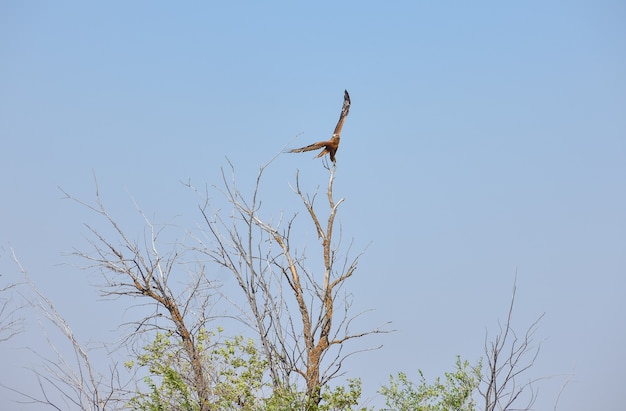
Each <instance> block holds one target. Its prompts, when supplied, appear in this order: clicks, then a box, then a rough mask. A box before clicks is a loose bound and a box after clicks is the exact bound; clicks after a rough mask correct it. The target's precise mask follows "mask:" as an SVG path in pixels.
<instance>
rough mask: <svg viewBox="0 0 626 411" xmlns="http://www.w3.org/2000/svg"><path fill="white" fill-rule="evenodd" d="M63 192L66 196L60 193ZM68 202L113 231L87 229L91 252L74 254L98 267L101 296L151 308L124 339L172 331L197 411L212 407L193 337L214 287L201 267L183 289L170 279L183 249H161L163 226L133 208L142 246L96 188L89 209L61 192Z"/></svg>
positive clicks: (182, 263) (201, 324)
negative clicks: (108, 234)
mask: <svg viewBox="0 0 626 411" xmlns="http://www.w3.org/2000/svg"><path fill="white" fill-rule="evenodd" d="M64 193H65V192H64ZM65 195H66V196H67V198H69V199H72V200H74V201H77V202H78V203H80V204H82V205H83V206H86V207H87V208H89V209H90V210H92V211H94V212H95V213H97V214H98V215H100V216H101V217H103V218H104V220H105V221H106V222H107V223H108V225H109V226H110V227H111V228H112V229H113V233H114V237H115V239H111V238H108V237H106V236H105V235H103V234H101V233H100V231H99V230H97V229H95V228H93V227H91V226H88V225H87V228H88V229H89V231H90V232H91V233H92V234H93V236H94V240H93V241H92V242H91V244H92V246H93V250H92V252H85V251H76V255H78V256H79V257H81V258H83V259H85V260H87V261H90V262H91V264H92V265H93V266H95V267H97V268H99V269H100V270H101V272H102V275H103V277H104V279H105V281H106V284H105V285H104V287H103V288H102V294H103V295H104V296H105V297H111V298H117V297H131V298H139V299H143V300H145V302H144V304H145V303H148V305H149V306H151V307H152V309H151V311H152V314H147V315H145V316H143V317H141V318H140V319H139V320H138V321H137V322H136V323H135V330H134V332H133V333H131V335H129V336H128V337H127V338H126V341H128V340H130V339H132V338H133V337H138V336H141V335H144V334H145V333H146V332H147V331H155V330H156V331H164V330H167V331H169V330H171V331H173V333H174V335H175V336H176V338H177V339H178V341H179V342H180V344H181V346H182V348H183V357H184V358H186V361H187V363H188V367H189V370H190V372H189V375H188V376H183V377H186V378H187V381H185V382H186V384H188V386H189V387H192V389H193V391H194V392H195V397H196V398H195V400H196V401H197V404H198V406H199V409H200V410H201V411H207V410H210V409H211V395H212V393H211V390H210V387H211V384H210V383H209V381H208V376H207V372H206V369H205V363H204V361H203V358H202V353H201V350H200V348H199V346H198V344H196V341H195V338H196V335H197V334H198V332H199V331H200V330H201V328H202V327H204V326H205V324H206V322H207V318H206V314H207V312H208V309H209V305H210V302H211V296H212V295H213V292H212V291H213V290H214V289H215V287H216V285H215V284H214V283H211V282H210V281H209V280H208V279H207V276H206V275H205V273H204V271H203V267H202V266H199V267H198V266H195V267H194V270H193V274H192V279H191V281H189V282H186V283H185V284H186V285H185V286H184V287H183V289H182V290H180V291H178V292H176V291H175V290H176V287H175V286H173V285H172V284H170V283H171V281H170V277H171V275H172V273H173V272H175V271H178V272H179V271H185V268H184V267H185V265H186V264H189V262H188V261H184V259H182V256H183V255H184V251H185V250H184V247H183V246H182V245H179V244H177V243H175V244H174V245H173V246H170V247H171V249H170V250H169V251H167V252H165V253H164V252H162V251H160V249H159V247H160V235H162V234H163V230H164V229H165V228H166V227H167V226H162V227H160V226H157V225H155V224H154V223H152V222H151V221H150V220H149V219H148V218H147V217H146V216H145V215H144V213H143V212H142V211H141V209H139V208H138V210H139V212H140V213H141V216H142V217H143V219H144V223H145V227H147V233H146V235H145V237H144V241H143V244H142V243H139V242H136V241H133V240H131V238H130V237H129V236H128V235H126V233H125V232H124V231H123V230H122V228H121V227H120V226H119V224H118V223H117V222H116V221H115V219H114V218H113V217H112V216H111V214H110V213H109V212H108V211H107V209H106V208H105V207H104V205H103V203H102V201H101V199H100V195H99V193H98V189H97V183H96V204H95V205H90V204H87V203H85V202H82V201H80V200H78V199H76V198H75V197H72V196H70V195H69V194H67V193H65Z"/></svg>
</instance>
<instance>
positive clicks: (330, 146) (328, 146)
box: [289, 90, 350, 162]
mask: <svg viewBox="0 0 626 411" xmlns="http://www.w3.org/2000/svg"><path fill="white" fill-rule="evenodd" d="M349 112H350V95H349V94H348V90H344V94H343V106H342V107H341V114H340V115H339V121H338V122H337V126H335V131H334V132H333V136H332V137H331V138H330V140H328V141H319V142H317V143H313V144H310V145H308V146H305V147H300V148H295V149H293V150H291V151H289V152H290V153H303V152H305V151H313V150H318V149H320V148H324V150H322V151H321V152H320V153H319V154H318V155H317V156H315V158H318V157H322V156H323V155H325V154H329V156H330V160H331V161H332V162H335V153H336V152H337V149H338V148H339V140H340V138H341V129H342V128H343V123H344V121H346V117H348V113H349Z"/></svg>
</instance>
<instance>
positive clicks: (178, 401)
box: [125, 330, 365, 411]
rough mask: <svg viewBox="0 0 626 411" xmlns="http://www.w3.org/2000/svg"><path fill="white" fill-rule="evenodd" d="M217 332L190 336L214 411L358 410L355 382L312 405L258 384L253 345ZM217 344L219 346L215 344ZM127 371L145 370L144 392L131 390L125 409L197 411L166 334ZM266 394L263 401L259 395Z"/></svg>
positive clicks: (296, 394) (328, 391)
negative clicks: (200, 357) (202, 367)
mask: <svg viewBox="0 0 626 411" xmlns="http://www.w3.org/2000/svg"><path fill="white" fill-rule="evenodd" d="M220 332H221V330H218V333H214V332H208V331H206V330H200V331H199V332H198V334H197V335H196V338H195V343H196V345H197V347H198V350H199V351H200V352H202V355H203V365H204V369H205V372H206V376H207V378H206V380H207V381H210V384H211V387H210V388H211V393H212V399H213V401H212V405H213V409H216V410H224V411H229V410H238V411H285V410H307V411H357V410H359V411H364V410H365V409H364V408H356V406H357V404H358V401H359V399H360V396H361V381H360V380H358V379H355V380H349V381H348V385H347V386H346V387H344V386H337V387H333V388H331V387H328V386H326V387H324V388H323V389H322V393H321V401H320V403H319V404H314V403H313V402H312V401H311V399H310V398H307V396H306V395H305V393H303V392H301V391H299V390H298V389H297V388H296V387H287V388H280V387H279V388H276V387H272V386H271V384H269V383H268V382H266V381H265V382H264V375H265V374H266V372H267V370H268V364H267V362H266V361H265V360H264V359H263V358H262V356H261V355H260V354H259V352H258V350H257V349H256V346H255V345H254V342H253V341H252V340H246V339H244V338H243V337H241V336H237V337H235V338H233V339H221V338H220V335H219V333H220ZM218 341H219V342H218ZM125 366H126V367H127V368H129V369H132V368H137V369H144V368H147V371H148V375H147V376H146V377H144V379H143V381H144V383H145V384H146V387H147V390H146V391H145V392H144V391H141V392H137V393H136V394H135V396H134V397H133V398H132V399H131V400H130V401H129V403H128V406H129V408H131V409H133V410H139V411H172V410H174V411H178V410H180V411H197V410H199V409H200V406H199V404H198V399H197V398H196V395H195V392H194V390H193V388H192V387H193V384H192V383H191V381H190V379H189V378H188V376H189V375H190V373H191V369H190V366H189V363H188V361H186V360H185V359H184V351H183V350H182V349H181V347H180V346H179V345H178V344H177V342H176V339H175V335H174V334H173V333H172V332H167V333H157V334H156V337H155V339H154V341H152V343H150V344H148V345H146V346H145V347H144V349H143V352H142V354H141V355H139V356H138V357H137V359H136V361H127V362H126V363H125ZM264 391H266V392H270V395H269V396H267V397H264V395H263V392H264Z"/></svg>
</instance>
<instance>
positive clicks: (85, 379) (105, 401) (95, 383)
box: [4, 250, 125, 411]
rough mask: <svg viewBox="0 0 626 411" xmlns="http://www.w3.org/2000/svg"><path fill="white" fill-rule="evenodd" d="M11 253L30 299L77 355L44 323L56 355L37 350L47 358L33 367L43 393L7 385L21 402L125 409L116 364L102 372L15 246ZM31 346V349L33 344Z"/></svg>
mask: <svg viewBox="0 0 626 411" xmlns="http://www.w3.org/2000/svg"><path fill="white" fill-rule="evenodd" d="M11 255H12V257H13V260H14V261H15V263H16V264H17V266H18V268H19V270H20V273H21V274H22V276H23V277H24V279H25V281H26V285H27V286H29V287H30V289H31V290H32V291H33V292H34V293H35V297H34V298H26V300H27V301H28V303H29V304H30V305H31V306H32V307H33V308H34V309H35V310H37V312H38V313H41V314H43V315H44V316H45V318H46V319H47V320H48V321H49V322H50V323H51V324H52V325H53V326H54V327H55V328H57V329H58V330H59V331H60V332H61V333H62V334H63V336H64V337H65V338H66V339H67V340H68V341H69V342H70V345H71V349H72V351H73V353H74V358H73V361H72V359H70V358H66V357H65V356H64V355H63V354H61V350H60V349H59V348H57V347H58V345H57V344H55V343H54V342H53V341H52V340H51V339H50V338H49V337H48V334H47V332H46V330H45V327H43V326H42V328H43V332H44V335H46V337H47V341H48V344H49V346H50V348H51V349H52V350H53V351H54V354H55V356H54V358H53V359H50V358H46V357H44V356H43V355H41V354H39V353H38V352H36V351H34V350H33V352H34V353H35V354H36V355H37V356H38V357H39V358H40V359H42V360H43V362H44V370H43V371H42V370H39V369H33V372H34V373H35V376H36V377H37V381H38V385H39V389H40V391H41V394H40V395H36V394H33V393H28V392H23V391H19V390H16V389H14V388H12V387H8V386H4V387H5V388H6V389H8V390H10V391H13V392H15V393H17V394H19V395H20V396H21V397H22V398H23V400H22V401H20V402H26V403H37V404H44V405H47V406H50V407H52V408H54V409H57V410H62V409H67V408H68V407H72V406H75V407H78V408H80V409H81V410H89V411H99V410H105V409H106V410H113V409H122V408H123V407H124V405H125V402H124V401H123V400H122V399H121V398H120V397H119V396H118V395H119V394H120V393H121V392H123V391H124V390H123V384H122V383H121V379H120V375H119V373H118V369H117V366H116V364H112V365H111V368H110V369H108V370H107V371H106V372H105V373H99V372H97V371H96V370H95V369H94V367H93V365H92V361H91V360H90V356H89V352H88V350H87V349H85V348H84V346H83V345H81V343H80V342H79V341H78V339H77V338H76V336H75V335H74V332H73V331H72V329H71V328H70V326H69V325H68V323H67V322H66V321H65V319H64V318H63V316H62V315H61V314H60V313H59V312H58V310H57V309H56V307H55V306H54V304H53V303H52V301H51V300H50V299H49V298H47V297H46V296H45V295H44V294H43V293H42V292H41V291H40V290H39V289H38V288H37V286H36V285H35V283H34V282H33V281H32V280H31V278H30V276H29V275H28V272H27V271H26V269H25V268H24V267H23V266H22V264H21V263H20V261H19V260H18V258H17V256H16V255H15V253H14V252H13V250H11ZM27 348H29V349H30V347H27Z"/></svg>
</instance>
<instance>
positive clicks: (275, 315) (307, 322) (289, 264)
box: [199, 163, 386, 406]
mask: <svg viewBox="0 0 626 411" xmlns="http://www.w3.org/2000/svg"><path fill="white" fill-rule="evenodd" d="M267 165H269V163H268V164H266V165H263V166H261V168H260V170H259V173H258V176H257V180H256V185H255V188H254V192H253V193H252V195H251V196H250V198H247V197H246V196H244V195H243V194H242V193H241V192H240V191H239V189H238V188H237V186H236V184H235V179H234V167H233V166H232V164H231V173H232V178H231V179H229V178H228V177H227V175H226V173H225V172H224V171H223V172H222V177H223V184H224V190H223V193H224V195H225V196H226V200H227V201H228V202H229V203H230V204H231V205H232V206H233V208H234V209H233V211H232V214H228V215H226V216H225V215H224V214H223V213H221V212H220V210H215V209H213V208H212V207H211V204H210V202H209V201H208V200H207V201H206V202H205V203H204V204H203V205H202V206H201V212H202V215H203V216H204V221H205V222H206V227H207V228H208V232H207V235H206V237H205V238H201V239H199V241H200V251H202V252H204V253H206V254H207V255H208V256H210V258H211V259H212V260H213V261H214V262H216V263H218V264H220V265H221V266H223V267H225V268H227V269H228V270H229V271H230V272H231V273H232V274H233V275H234V277H235V279H236V281H237V283H238V285H239V287H240V289H241V290H242V291H243V295H244V296H245V301H246V306H247V309H246V310H244V311H245V312H246V314H247V315H248V317H247V318H248V320H247V321H248V324H249V325H251V326H252V327H253V328H254V329H255V330H256V332H257V333H258V336H259V339H260V342H261V344H262V348H263V350H264V353H265V355H266V356H267V358H268V360H269V363H270V374H271V378H272V380H273V382H274V385H275V387H277V388H283V389H288V388H290V387H291V386H292V385H294V384H295V385H298V382H299V381H303V382H304V385H305V387H306V396H307V398H308V399H309V401H310V403H311V404H312V405H313V406H314V405H317V404H318V403H319V401H320V396H319V393H320V389H321V387H322V386H324V385H325V384H326V383H327V382H328V381H329V380H330V379H332V378H333V377H334V376H337V374H338V373H339V372H340V370H341V366H342V363H343V361H344V360H345V359H346V358H347V357H348V356H350V355H352V354H354V353H355V351H351V352H348V353H345V352H344V346H345V343H346V342H347V341H348V340H352V339H356V338H360V337H364V336H366V335H369V334H374V333H382V332H386V331H384V330H381V329H380V328H376V329H373V330H369V331H365V332H353V331H352V330H351V329H350V326H351V324H352V322H353V320H354V319H355V318H356V317H358V315H352V314H350V308H351V305H352V299H351V295H349V294H348V293H347V292H345V291H344V289H343V287H344V285H345V283H346V282H347V280H348V279H349V278H351V277H352V276H353V275H354V273H355V271H356V269H357V265H358V261H359V257H360V256H361V255H360V254H359V255H357V256H356V257H354V258H352V259H350V258H349V256H348V254H349V251H350V247H347V251H346V252H345V254H343V257H342V254H341V252H340V249H339V248H340V245H341V237H340V236H339V239H336V238H335V237H334V236H335V228H336V216H337V212H338V209H339V206H340V205H341V204H342V203H343V201H344V199H340V200H338V201H335V200H334V198H333V182H334V179H335V167H334V166H333V167H332V168H329V167H326V168H327V169H328V171H329V178H328V186H327V190H326V203H327V207H328V211H327V212H328V214H327V216H326V217H322V212H321V211H320V210H318V209H317V207H316V204H315V199H316V195H313V196H309V195H307V194H306V193H305V192H304V191H303V190H302V188H301V187H300V182H299V176H298V173H296V181H295V188H294V191H295V194H296V195H297V196H298V197H299V198H300V200H301V201H302V203H303V205H304V208H305V209H306V212H307V214H308V217H309V218H310V222H311V223H312V224H313V227H314V229H315V232H316V234H317V237H318V240H319V242H320V243H321V249H322V252H321V255H320V258H319V260H315V259H314V261H320V262H321V264H318V266H321V269H318V270H319V271H316V270H315V268H313V267H314V266H315V263H311V262H310V261H311V258H310V256H307V255H305V251H304V249H303V248H300V249H298V245H299V244H301V243H300V242H299V240H300V239H301V238H299V237H298V236H296V235H295V234H294V233H295V232H296V231H297V230H296V229H295V226H296V222H297V216H298V214H297V213H294V214H293V215H292V216H291V217H290V218H288V219H286V220H283V219H282V217H281V218H280V219H279V221H276V222H272V220H271V218H264V217H262V216H261V214H260V209H261V200H260V182H261V180H262V176H263V172H264V170H265V168H266V167H267ZM207 198H208V196H207ZM339 234H341V231H339ZM337 310H339V311H337ZM294 377H295V378H294Z"/></svg>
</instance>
